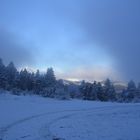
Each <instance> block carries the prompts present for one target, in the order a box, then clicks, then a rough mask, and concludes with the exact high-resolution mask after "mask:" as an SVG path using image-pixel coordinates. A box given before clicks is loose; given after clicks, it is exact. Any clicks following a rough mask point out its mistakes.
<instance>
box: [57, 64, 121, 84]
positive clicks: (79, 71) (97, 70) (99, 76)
mask: <svg viewBox="0 0 140 140" xmlns="http://www.w3.org/2000/svg"><path fill="white" fill-rule="evenodd" d="M56 76H57V78H63V79H68V80H86V81H91V82H93V81H94V80H97V81H102V80H103V79H106V78H108V77H109V78H110V79H112V80H120V79H121V77H119V76H120V74H119V73H118V72H116V71H115V70H114V69H111V68H108V67H103V66H98V67H97V66H96V67H90V68H89V67H77V68H73V69H71V70H69V71H65V72H63V71H61V70H57V71H56Z"/></svg>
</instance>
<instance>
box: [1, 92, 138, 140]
mask: <svg viewBox="0 0 140 140" xmlns="http://www.w3.org/2000/svg"><path fill="white" fill-rule="evenodd" d="M0 140H140V104H139V103H127V104H125V103H109V102H106V103H105V102H94V101H82V100H65V101H62V100H55V99H49V98H43V97H39V96H15V95H10V94H0Z"/></svg>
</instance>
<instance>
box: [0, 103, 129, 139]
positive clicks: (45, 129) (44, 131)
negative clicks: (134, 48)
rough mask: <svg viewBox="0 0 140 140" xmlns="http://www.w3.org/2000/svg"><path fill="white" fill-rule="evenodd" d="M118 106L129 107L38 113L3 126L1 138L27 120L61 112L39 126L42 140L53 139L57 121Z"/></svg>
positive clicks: (0, 131)
mask: <svg viewBox="0 0 140 140" xmlns="http://www.w3.org/2000/svg"><path fill="white" fill-rule="evenodd" d="M116 107H117V108H119V107H127V106H124V105H123V106H121V105H119V106H104V107H95V108H88V109H75V110H62V111H54V112H47V113H41V114H37V115H32V116H29V117H26V118H23V119H20V120H18V121H16V122H13V123H11V124H9V125H7V126H6V127H3V128H1V129H0V140H5V137H6V135H8V132H9V131H10V130H11V129H17V128H16V126H17V125H22V124H24V123H25V122H28V123H30V121H32V120H36V119H37V118H40V117H46V116H50V115H52V116H53V117H55V116H57V114H60V113H61V114H63V115H61V114H60V116H59V117H56V118H54V119H51V118H53V117H50V118H49V119H50V120H49V122H47V123H45V125H44V126H41V128H39V135H40V140H42V139H47V140H52V139H53V134H52V132H51V131H50V127H51V125H52V124H54V123H56V122H58V121H60V120H63V119H66V118H69V117H71V116H73V115H76V114H78V113H79V112H85V111H86V112H88V111H90V112H91V111H94V112H95V111H96V112H97V111H104V110H110V109H111V110H112V109H114V108H116ZM129 107H130V106H129ZM45 119H46V118H45ZM35 123H39V122H35ZM14 127H15V128H14ZM29 136H30V135H25V136H23V137H20V138H22V139H26V138H28V137H29ZM15 137H16V136H15ZM37 139H38V138H37ZM15 140H16V139H15Z"/></svg>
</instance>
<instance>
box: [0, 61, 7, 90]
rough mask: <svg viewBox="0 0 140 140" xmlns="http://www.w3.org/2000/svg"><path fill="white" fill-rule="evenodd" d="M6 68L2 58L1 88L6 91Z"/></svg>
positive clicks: (0, 69)
mask: <svg viewBox="0 0 140 140" xmlns="http://www.w3.org/2000/svg"><path fill="white" fill-rule="evenodd" d="M5 74H6V68H5V65H4V64H3V61H2V59H1V58H0V88H2V89H5V87H6V75H5Z"/></svg>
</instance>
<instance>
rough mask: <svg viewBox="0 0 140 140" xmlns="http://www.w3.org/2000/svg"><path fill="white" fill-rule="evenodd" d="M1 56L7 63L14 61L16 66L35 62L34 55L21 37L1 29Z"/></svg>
mask: <svg viewBox="0 0 140 140" xmlns="http://www.w3.org/2000/svg"><path fill="white" fill-rule="evenodd" d="M0 58H2V59H3V61H4V62H5V64H8V63H9V62H10V61H13V62H14V63H15V65H16V66H18V67H21V66H24V65H28V64H31V63H32V62H33V55H32V53H31V52H30V51H29V49H28V50H27V48H25V47H24V44H23V43H21V42H20V41H19V38H18V37H17V36H15V34H12V33H11V32H9V31H7V30H5V29H0Z"/></svg>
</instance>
